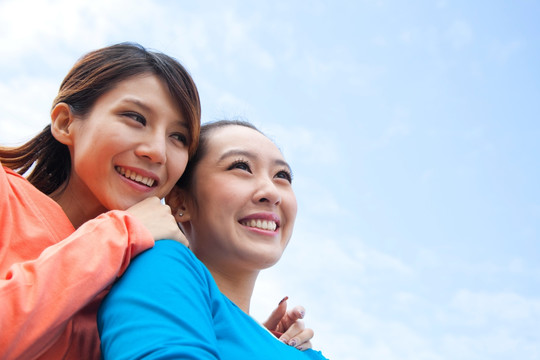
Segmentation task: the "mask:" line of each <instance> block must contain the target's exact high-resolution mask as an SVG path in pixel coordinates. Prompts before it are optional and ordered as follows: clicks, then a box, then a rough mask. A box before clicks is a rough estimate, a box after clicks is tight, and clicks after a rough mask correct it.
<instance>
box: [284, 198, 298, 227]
mask: <svg viewBox="0 0 540 360" xmlns="http://www.w3.org/2000/svg"><path fill="white" fill-rule="evenodd" d="M286 199H287V202H286V207H287V215H288V216H289V217H290V218H289V221H291V222H294V220H295V219H296V212H297V211H298V203H297V202H296V196H295V195H294V192H292V191H291V192H290V193H288V194H287V197H286Z"/></svg>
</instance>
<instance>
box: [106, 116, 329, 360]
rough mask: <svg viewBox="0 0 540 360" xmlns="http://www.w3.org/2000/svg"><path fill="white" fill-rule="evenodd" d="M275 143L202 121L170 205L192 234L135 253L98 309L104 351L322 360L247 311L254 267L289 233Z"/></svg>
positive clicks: (287, 185)
mask: <svg viewBox="0 0 540 360" xmlns="http://www.w3.org/2000/svg"><path fill="white" fill-rule="evenodd" d="M291 181H292V175H291V170H290V167H289V165H288V164H287V162H286V161H285V160H284V158H283V155H282V154H281V152H280V150H279V149H278V148H277V146H276V145H275V144H274V143H273V142H272V141H271V140H270V139H268V138H267V137H266V136H265V135H263V134H262V133H261V132H259V131H258V130H257V129H256V128H254V127H253V126H252V125H250V124H249V123H244V122H235V121H232V122H231V121H222V122H217V123H212V124H206V125H204V126H203V127H202V128H201V135H200V143H199V148H198V150H197V152H196V154H195V155H194V157H193V158H192V159H191V160H190V162H189V163H188V166H187V168H186V170H185V172H184V175H183V176H182V178H181V180H180V182H179V183H178V184H177V187H176V189H175V190H173V192H171V194H170V195H169V196H168V199H167V201H168V203H169V205H170V206H171V208H172V209H174V210H175V211H174V212H175V213H176V218H177V221H178V222H179V224H180V225H181V227H182V230H183V231H184V232H185V234H186V237H187V238H188V240H189V242H190V248H191V250H192V251H193V252H191V251H190V250H189V249H188V248H187V247H185V246H184V245H181V244H179V243H177V242H175V241H166V240H165V241H159V242H157V243H156V245H155V246H154V248H153V249H150V250H148V251H146V252H144V253H143V254H141V255H139V256H138V257H137V258H135V260H134V261H133V262H132V264H131V265H130V267H129V269H128V270H127V272H126V273H125V274H124V276H123V277H122V278H121V279H120V280H119V282H118V283H117V284H116V285H115V286H114V287H113V289H112V290H111V292H110V293H109V295H108V297H107V298H106V299H105V300H104V301H103V303H102V306H101V308H100V311H99V313H98V326H99V330H100V335H101V342H102V353H103V356H104V358H105V359H115V360H116V359H139V358H145V359H234V360H238V359H325V358H324V356H323V355H322V354H321V353H320V352H317V351H314V350H311V349H308V350H306V351H299V350H298V349H296V348H294V347H291V346H288V345H286V344H284V343H283V342H281V341H279V340H278V339H277V338H276V337H275V336H274V335H272V334H271V333H270V332H269V331H268V330H266V329H265V328H264V327H263V326H261V325H260V324H259V323H257V322H256V321H255V320H254V319H253V318H252V317H251V316H250V315H249V308H250V300H251V296H252V293H253V289H254V286H255V281H256V279H257V276H258V274H259V271H260V270H262V269H264V268H268V267H270V266H272V265H273V264H275V263H276V262H277V261H278V260H279V258H280V257H281V255H282V253H283V251H284V250H285V247H286V246H287V243H288V242H289V239H290V237H291V235H292V231H293V226H294V221H295V218H296V209H297V204H296V198H295V195H294V192H293V189H292V185H291Z"/></svg>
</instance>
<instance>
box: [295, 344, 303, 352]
mask: <svg viewBox="0 0 540 360" xmlns="http://www.w3.org/2000/svg"><path fill="white" fill-rule="evenodd" d="M296 348H297V349H298V350H300V351H304V347H303V346H302V345H298V346H297V347H296Z"/></svg>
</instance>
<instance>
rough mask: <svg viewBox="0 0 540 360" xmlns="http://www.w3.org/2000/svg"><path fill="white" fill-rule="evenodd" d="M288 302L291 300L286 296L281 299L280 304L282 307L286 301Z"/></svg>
mask: <svg viewBox="0 0 540 360" xmlns="http://www.w3.org/2000/svg"><path fill="white" fill-rule="evenodd" d="M287 300H289V297H288V296H285V297H284V298H283V299H281V301H280V302H279V305H281V304H282V303H283V302H284V301H287Z"/></svg>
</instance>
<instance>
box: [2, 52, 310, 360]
mask: <svg viewBox="0 0 540 360" xmlns="http://www.w3.org/2000/svg"><path fill="white" fill-rule="evenodd" d="M200 115H201V110H200V101H199V95H198V91H197V88H196V86H195V84H194V82H193V80H192V79H191V76H190V75H189V73H188V72H187V71H186V69H185V68H184V67H183V66H182V65H181V64H180V63H179V62H178V61H176V60H175V59H173V58H171V57H169V56H167V55H164V54H162V53H158V52H152V51H147V50H146V49H144V48H143V47H141V46H139V45H137V44H129V43H123V44H117V45H112V46H109V47H106V48H102V49H99V50H96V51H93V52H90V53H88V54H87V55H85V56H83V57H82V58H81V59H80V60H79V61H78V62H77V63H76V64H75V65H74V67H73V68H72V69H71V70H70V72H69V73H68V75H67V76H66V77H65V79H64V81H63V82H62V84H61V86H60V90H59V93H58V95H57V97H56V99H55V100H54V102H53V107H52V111H51V124H50V125H49V126H47V127H45V129H44V130H43V131H42V132H41V133H40V134H38V135H37V136H36V137H35V138H33V139H31V140H30V141H29V142H27V143H26V144H23V145H22V146H20V147H16V148H7V147H0V162H1V163H2V167H1V169H2V170H0V221H1V223H0V234H1V236H0V239H1V240H0V304H1V310H0V359H24V360H28V359H77V360H79V359H99V357H100V352H99V337H98V332H97V327H96V312H97V309H98V306H99V304H100V302H101V300H102V298H103V296H104V295H105V293H106V292H107V290H108V287H109V285H110V284H112V283H113V282H114V280H115V279H117V278H118V277H119V276H120V275H121V274H122V273H123V271H124V270H125V269H126V267H127V266H128V264H129V262H130V260H131V259H132V258H133V257H134V256H136V255H137V254H139V253H140V252H142V251H144V250H146V249H148V248H150V247H152V246H153V245H154V241H155V240H158V239H165V238H169V239H175V240H177V241H180V242H183V243H185V244H187V242H186V240H185V237H184V236H183V235H182V233H181V232H180V231H179V229H178V226H177V224H176V222H175V220H174V217H173V216H172V215H171V212H170V208H169V207H168V206H166V205H163V204H162V203H161V201H160V199H161V198H163V197H164V196H165V195H166V194H167V193H168V192H169V191H170V190H171V189H172V187H173V186H174V185H175V183H176V182H177V181H178V179H179V178H180V176H181V175H182V173H183V171H184V168H185V166H186V163H187V160H188V157H189V156H190V155H191V154H193V152H194V150H195V149H196V147H197V142H198V137H199V129H200ZM22 175H26V177H23V176H22ZM280 309H281V310H283V306H282V307H281V308H280ZM283 312H284V310H283V311H282V312H281V313H278V314H277V315H275V314H274V316H273V317H272V319H270V320H271V321H270V322H271V325H275V326H278V325H276V324H277V323H278V321H279V319H281V317H280V314H283ZM290 316H291V315H290V312H289V313H288V314H287V316H286V317H284V318H283V319H286V320H287V321H285V324H286V326H289V325H290V324H291V317H290ZM294 320H295V318H294V315H292V321H294ZM283 323H284V321H283V320H282V321H281V325H283ZM291 329H294V331H299V332H300V335H301V338H302V340H309V339H306V336H307V337H311V334H309V332H307V334H308V335H306V332H305V331H304V332H302V329H301V328H300V329H298V327H296V328H295V327H294V326H291Z"/></svg>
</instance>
